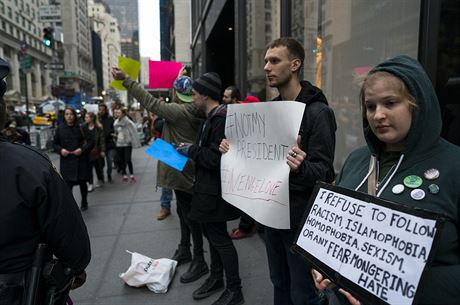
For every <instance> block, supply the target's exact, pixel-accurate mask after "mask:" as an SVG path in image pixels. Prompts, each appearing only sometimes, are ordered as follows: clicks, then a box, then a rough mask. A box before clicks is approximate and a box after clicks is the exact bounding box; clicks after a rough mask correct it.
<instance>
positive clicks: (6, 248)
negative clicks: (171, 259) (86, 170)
mask: <svg viewBox="0 0 460 305" xmlns="http://www.w3.org/2000/svg"><path fill="white" fill-rule="evenodd" d="M8 72H9V68H8V65H7V64H6V62H4V61H3V60H2V59H0V124H1V125H2V124H4V123H5V104H4V102H3V98H2V97H3V94H4V92H5V89H6V85H5V82H4V81H3V78H4V77H6V75H7V74H8ZM0 168H1V169H2V175H0V194H2V199H1V200H0V219H1V221H0V232H2V233H1V234H0V305H19V304H22V302H23V300H24V298H25V296H24V295H23V293H24V292H25V290H26V289H25V287H27V285H28V284H29V283H28V275H29V274H30V269H31V266H32V264H33V261H34V254H35V251H36V249H37V247H38V244H39V243H45V244H46V245H47V248H48V249H49V250H50V251H49V256H51V254H52V255H54V256H55V257H56V258H57V259H59V261H60V262H61V263H62V265H63V266H65V267H69V268H70V269H71V273H70V274H71V275H82V274H84V269H85V268H86V266H87V265H88V263H89V261H90V258H91V253H90V243H89V236H88V232H87V230H86V226H85V223H84V221H83V218H82V216H81V213H80V211H79V210H78V206H77V204H76V202H75V200H74V198H73V195H72V193H71V191H70V189H69V187H68V186H67V184H66V183H65V182H64V180H63V179H62V178H61V177H60V175H59V173H58V172H57V171H56V169H55V168H54V166H53V165H52V164H51V162H50V161H49V159H48V158H47V156H45V155H43V154H41V153H40V152H39V151H36V150H35V149H34V148H32V147H30V146H26V145H18V144H13V143H9V142H8V141H7V140H6V138H5V137H3V135H1V134H0ZM49 256H48V257H49ZM80 279H83V277H80ZM40 287H42V286H40ZM40 292H41V291H40ZM39 296H40V294H39ZM65 299H66V298H65V297H63V298H61V299H60V300H59V301H60V302H61V303H56V304H64V303H63V302H64V301H65ZM41 301H42V300H40V301H39V302H38V303H37V304H42V302H41Z"/></svg>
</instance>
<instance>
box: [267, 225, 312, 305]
mask: <svg viewBox="0 0 460 305" xmlns="http://www.w3.org/2000/svg"><path fill="white" fill-rule="evenodd" d="M296 231H297V230H296V229H290V230H278V229H273V228H269V227H265V246H266V248H267V257H268V266H269V268H270V279H271V281H272V284H273V290H274V302H273V304H274V305H307V304H308V305H318V304H319V297H318V294H317V292H316V288H315V284H314V283H313V278H312V276H311V266H310V264H308V263H307V261H306V260H305V259H303V258H302V257H300V256H299V255H298V254H294V253H292V252H291V250H290V249H291V247H292V245H293V244H294V242H295V237H296Z"/></svg>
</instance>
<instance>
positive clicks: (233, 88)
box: [225, 86, 241, 101]
mask: <svg viewBox="0 0 460 305" xmlns="http://www.w3.org/2000/svg"><path fill="white" fill-rule="evenodd" d="M225 90H230V91H231V92H232V94H231V95H230V97H231V98H232V99H236V100H237V101H241V92H240V90H239V89H238V88H237V87H236V86H228V87H227V88H225Z"/></svg>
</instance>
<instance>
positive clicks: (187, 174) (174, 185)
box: [123, 77, 203, 193]
mask: <svg viewBox="0 0 460 305" xmlns="http://www.w3.org/2000/svg"><path fill="white" fill-rule="evenodd" d="M123 86H125V87H126V88H127V89H128V92H129V93H130V94H131V95H132V96H134V98H136V99H137V100H138V102H139V103H140V104H141V105H142V106H143V107H144V108H145V109H147V111H150V112H153V113H155V114H156V115H158V116H159V117H162V118H163V119H164V120H165V122H164V126H163V134H162V137H163V139H164V140H165V141H166V142H169V143H176V144H179V143H181V142H183V143H194V142H195V138H196V135H197V132H198V128H199V127H200V125H201V122H202V119H200V118H198V117H200V113H199V112H198V110H197V109H196V107H194V106H193V105H192V104H177V103H165V102H163V101H161V100H159V99H157V98H156V97H154V96H152V95H150V93H148V92H147V91H146V90H144V88H143V87H142V85H140V84H139V83H137V82H135V81H134V80H132V79H131V78H129V77H128V78H127V79H126V80H124V81H123ZM202 116H203V115H201V117H202ZM193 177H194V165H193V161H191V160H189V161H188V162H187V164H186V165H185V168H184V170H183V171H182V172H179V171H177V170H176V169H174V168H172V167H170V166H168V165H166V164H164V163H162V162H158V170H157V185H158V186H161V187H167V188H171V189H174V190H179V191H183V192H187V193H192V188H193Z"/></svg>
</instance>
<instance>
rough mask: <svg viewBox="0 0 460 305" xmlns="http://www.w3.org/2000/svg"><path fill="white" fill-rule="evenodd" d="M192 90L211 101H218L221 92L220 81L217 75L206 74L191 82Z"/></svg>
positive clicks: (213, 73) (212, 73)
mask: <svg viewBox="0 0 460 305" xmlns="http://www.w3.org/2000/svg"><path fill="white" fill-rule="evenodd" d="M192 88H193V89H195V90H196V91H198V93H199V94H203V95H206V96H209V97H210V98H212V99H213V100H216V101H220V98H221V91H222V81H221V80H220V77H219V74H217V73H215V72H208V73H205V74H203V75H202V76H201V77H199V78H198V79H196V80H195V81H194V82H193V85H192Z"/></svg>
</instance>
